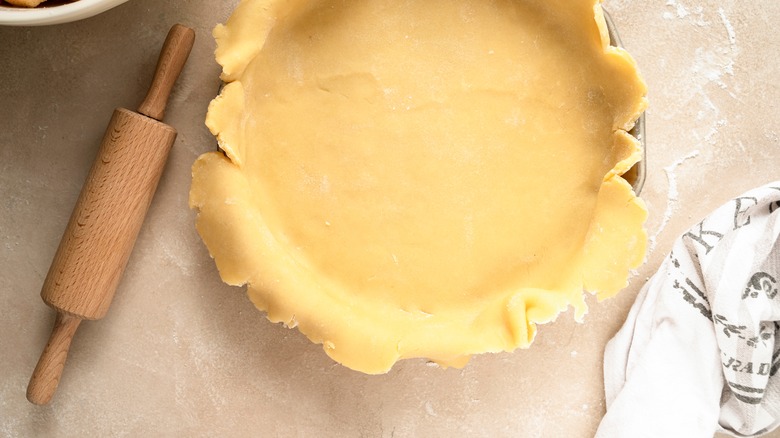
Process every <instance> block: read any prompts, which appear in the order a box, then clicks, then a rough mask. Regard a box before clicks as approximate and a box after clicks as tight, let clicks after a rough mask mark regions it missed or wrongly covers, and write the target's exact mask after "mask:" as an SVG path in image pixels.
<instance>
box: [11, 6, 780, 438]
mask: <svg viewBox="0 0 780 438" xmlns="http://www.w3.org/2000/svg"><path fill="white" fill-rule="evenodd" d="M234 4H235V2H234V1H224V2H219V1H213V0H211V1H208V0H179V1H169V2H163V1H158V0H130V1H129V2H128V3H126V4H124V5H122V6H120V7H118V8H116V9H113V10H111V11H109V12H107V13H105V14H103V15H100V16H97V17H94V18H92V19H88V20H85V21H82V22H79V23H73V24H67V25H60V26H51V27H41V28H8V27H5V28H0V59H1V60H2V61H1V62H0V77H2V78H3V80H2V81H0V126H1V127H2V129H0V307H2V309H3V312H2V317H0V333H2V335H1V336H0V351H2V352H3V353H2V359H1V360H0V375H1V376H3V378H2V379H1V380H0V436H20V437H27V436H88V435H92V436H109V435H111V436H125V435H126V436H158V435H159V436H203V435H212V436H237V435H261V436H281V435H285V436H317V437H327V436H332V437H358V436H366V437H392V436H394V437H411V436H431V437H436V436H442V437H446V436H456V435H459V436H484V437H494V436H518V437H562V436H567V437H591V436H593V434H594V432H595V429H596V427H597V425H598V422H599V419H600V418H601V416H602V415H603V413H604V410H605V405H604V395H603V387H602V377H601V372H602V366H601V360H602V354H603V349H604V345H605V344H606V342H607V341H608V339H609V338H610V337H611V336H612V335H613V334H614V333H615V331H616V330H617V329H618V328H619V327H620V325H621V324H622V322H623V320H624V318H625V315H626V313H627V311H628V308H629V307H630V306H631V304H632V302H633V300H634V297H635V296H636V294H637V292H638V291H639V289H640V288H641V287H642V285H643V284H644V283H645V281H646V279H647V278H648V277H649V276H650V275H652V273H653V272H654V271H655V270H656V269H657V268H658V265H659V263H660V260H661V259H662V258H663V257H664V255H665V254H666V253H667V252H668V251H669V249H670V247H671V243H672V241H673V239H674V238H675V237H676V236H677V235H679V234H680V233H681V232H682V231H684V230H685V229H686V228H687V227H689V226H690V225H692V224H693V223H695V222H696V221H697V220H698V218H701V217H702V216H704V215H706V214H707V213H708V212H710V211H711V210H713V209H714V208H715V207H717V206H718V205H720V204H721V203H723V202H725V201H726V200H728V199H729V198H730V197H732V196H736V195H738V194H740V193H741V192H743V191H745V190H747V189H749V188H752V187H755V186H758V185H761V184H764V183H766V182H770V181H772V180H776V179H778V178H780V176H779V174H778V163H780V141H779V140H780V139H778V129H777V126H778V125H777V104H776V102H777V101H778V100H780V89H779V88H778V85H777V72H778V71H779V68H778V67H779V66H778V62H779V61H778V58H777V51H776V48H777V47H778V44H780V27H778V26H777V22H778V21H780V3H777V2H773V1H768V0H763V1H758V2H736V1H735V0H723V1H719V0H698V1H694V0H668V1H653V2H643V1H627V0H608V1H607V2H606V7H607V8H608V9H609V11H610V12H611V13H612V15H613V17H614V19H615V22H616V24H617V27H618V29H619V31H620V34H621V36H622V39H623V42H624V44H625V45H626V46H627V48H628V49H629V50H630V51H631V53H632V54H633V55H634V57H635V58H636V59H637V62H638V64H639V66H640V69H641V71H642V72H643V74H644V76H645V78H646V80H647V82H648V85H649V89H650V96H649V98H650V102H651V108H650V110H649V112H648V118H647V124H648V128H647V135H648V153H647V156H648V179H647V184H646V186H645V189H644V191H643V193H642V197H643V198H644V199H645V200H646V202H647V204H648V207H649V209H650V218H649V220H648V222H647V228H648V233H649V235H650V236H651V242H650V251H649V253H648V258H647V262H646V263H645V264H644V265H643V266H642V267H641V268H640V269H639V270H638V272H637V273H636V275H634V276H633V278H632V279H631V283H630V285H629V287H628V288H627V289H626V290H625V291H623V292H622V293H621V294H620V295H619V296H618V297H617V298H615V299H612V300H610V301H607V302H604V303H601V304H596V303H595V300H589V304H590V305H591V311H590V313H589V315H587V317H586V320H585V324H583V325H578V324H576V323H574V322H573V321H572V318H571V316H572V314H571V312H569V313H568V314H565V315H563V316H562V317H561V318H559V320H558V322H555V323H553V324H549V325H547V326H543V327H541V329H540V333H539V335H538V337H537V340H536V343H535V344H534V346H533V347H532V348H531V349H530V350H527V351H517V352H515V353H511V354H509V353H506V354H496V355H485V356H481V357H476V358H474V359H473V360H472V361H471V363H470V364H469V365H468V366H467V367H466V368H465V369H463V370H456V369H448V370H442V369H439V368H435V367H430V366H426V364H425V362H424V361H422V360H408V361H403V362H401V363H399V364H398V365H397V366H396V367H395V368H394V369H393V370H392V371H391V372H390V373H389V374H387V375H383V376H366V375H362V374H359V373H356V372H353V371H350V370H348V369H346V368H343V367H341V366H339V365H336V364H334V363H333V362H332V361H331V360H330V359H329V358H328V357H327V356H326V355H325V354H324V353H323V352H322V350H321V348H320V347H319V346H317V345H313V344H311V343H310V342H309V341H308V340H307V339H306V338H304V337H303V336H302V335H301V334H300V333H298V332H297V331H292V330H287V329H285V328H283V327H281V326H279V325H273V324H271V323H269V322H268V321H267V320H266V319H265V318H264V317H263V316H262V315H261V314H260V313H259V312H257V311H256V310H255V309H254V307H253V306H252V305H251V304H250V302H249V300H248V299H247V298H246V297H245V295H244V293H243V291H242V290H241V289H238V288H231V287H228V286H225V285H223V284H222V282H221V281H220V279H219V277H218V275H217V272H216V269H215V267H214V264H213V262H212V260H211V259H210V258H209V255H208V253H207V252H206V249H205V247H204V246H203V244H202V243H201V241H200V239H199V237H198V235H197V234H196V232H195V230H194V226H193V223H194V214H193V213H192V212H191V211H190V210H189V209H188V207H187V196H188V190H189V184H190V166H191V165H192V163H193V161H194V160H195V158H196V157H197V156H198V155H199V154H201V153H202V152H204V151H207V150H212V149H214V147H215V142H214V140H213V138H212V137H211V135H210V134H209V132H208V130H207V129H206V127H205V126H204V124H203V120H204V117H205V113H206V107H207V105H208V102H209V101H210V99H211V98H212V97H213V96H214V95H215V93H216V92H217V87H218V86H219V82H218V80H217V76H218V72H219V69H218V66H217V65H216V63H215V62H214V61H213V57H212V51H213V50H214V43H213V40H212V38H211V36H210V30H211V28H212V27H213V26H214V25H215V24H216V23H217V22H219V21H223V20H224V19H225V18H226V17H227V16H228V14H229V12H230V11H231V9H232V7H233V6H234ZM175 22H182V23H184V24H187V25H190V26H193V27H194V28H195V29H196V31H197V32H198V36H197V39H196V45H195V48H194V51H193V55H192V57H191V58H190V61H189V63H188V65H187V67H186V69H185V71H184V73H183V76H182V78H181V79H180V81H179V83H178V85H177V87H176V89H175V91H174V96H173V98H172V100H171V103H170V106H169V111H168V115H167V119H166V121H167V122H168V123H170V124H171V125H173V126H175V127H176V128H177V129H178V131H179V137H178V139H177V141H176V144H175V146H174V149H173V152H172V154H171V157H170V161H169V163H168V166H167V168H166V171H165V174H164V175H163V178H162V181H161V182H160V186H159V189H158V192H157V195H156V198H155V201H154V203H153V205H152V207H151V210H150V212H149V215H148V217H147V220H146V223H145V225H144V227H143V229H142V231H141V234H140V237H139V239H138V242H137V245H136V248H135V251H134V253H133V256H132V258H131V260H130V263H129V265H128V268H127V271H126V273H125V276H124V279H123V282H122V284H121V286H120V288H119V290H118V292H117V295H116V298H115V300H114V303H113V305H112V308H111V311H110V312H109V314H108V316H107V317H106V318H105V319H103V320H101V321H98V322H87V323H84V324H82V326H81V328H80V330H79V333H78V334H77V336H76V338H75V340H74V342H73V346H72V349H71V355H70V357H69V359H68V364H67V367H66V369H65V373H64V377H63V380H62V383H61V385H60V388H59V391H58V393H57V395H56V397H55V400H54V401H53V403H52V404H51V405H49V406H46V407H36V406H33V405H31V404H29V403H28V402H27V401H26V400H25V397H24V393H25V388H26V385H27V381H28V379H29V376H30V373H31V372H32V369H33V368H34V366H35V363H36V361H37V359H38V355H39V354H40V352H41V349H42V348H43V345H44V344H45V341H46V339H47V338H48V335H49V331H50V330H51V326H52V323H53V320H54V312H53V311H52V310H51V309H49V308H47V307H46V306H45V305H44V304H43V303H42V301H41V300H40V297H39V292H40V287H41V285H42V283H43V279H44V277H45V275H46V271H47V270H48V267H49V264H50V263H51V259H52V257H53V255H54V251H55V250H56V247H57V244H58V242H59V239H60V236H61V234H62V231H63V230H64V228H65V225H66V223H67V220H68V217H69V215H70V211H71V208H72V207H73V204H74V202H75V200H76V197H77V196H78V193H79V190H80V187H81V184H82V182H83V181H84V178H85V176H86V173H87V171H88V169H89V166H90V163H91V161H92V159H93V158H94V155H95V151H96V148H97V145H98V144H99V141H100V139H101V137H102V135H103V131H104V129H105V127H106V124H107V123H108V120H109V117H110V115H111V111H112V110H113V108H114V107H115V106H125V107H129V108H134V107H135V106H137V105H138V103H139V102H140V100H141V99H142V97H143V95H144V93H145V89H146V87H147V85H148V83H149V81H150V79H151V75H152V71H153V68H154V65H155V62H156V58H157V52H158V50H159V47H160V44H161V42H162V40H163V38H164V36H165V33H166V32H167V30H168V28H169V27H170V25H171V24H173V23H175ZM773 436H775V437H780V434H774V435H773Z"/></svg>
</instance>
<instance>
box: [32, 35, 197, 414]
mask: <svg viewBox="0 0 780 438" xmlns="http://www.w3.org/2000/svg"><path fill="white" fill-rule="evenodd" d="M194 41H195V32H194V31H193V30H192V29H190V28H187V27H184V26H182V25H178V24H177V25H175V26H173V28H171V31H170V32H169V33H168V37H167V38H166V40H165V44H164V45H163V48H162V53H160V59H159V60H158V62H157V70H156V71H155V74H154V80H153V82H152V86H151V87H150V89H149V92H148V94H147V95H146V98H145V99H144V101H143V103H141V106H140V107H139V108H138V113H136V112H133V111H129V110H126V109H124V108H118V109H117V110H116V111H114V115H113V117H112V118H111V122H110V123H109V125H108V129H107V130H106V134H105V137H103V143H102V144H101V145H100V149H99V150H98V154H97V157H96V158H95V162H94V163H93V164H92V169H91V170H90V172H89V176H87V180H86V182H85V183H84V186H83V187H82V189H81V195H80V196H79V199H78V201H77V202H76V206H75V207H74V209H73V213H72V214H71V217H70V222H69V223H68V227H67V229H66V230H65V234H64V235H63V236H62V240H61V241H60V246H59V248H58V249H57V253H56V255H55V256H54V261H53V262H52V264H51V267H50V268H49V273H48V275H47V276H46V281H45V282H44V284H43V289H42V290H41V297H42V298H43V301H44V302H45V303H46V304H48V305H49V306H51V307H53V308H54V309H55V310H57V319H56V321H55V323H54V329H53V330H52V333H51V338H50V339H49V343H48V344H47V345H46V348H45V349H44V350H43V353H42V354H41V358H40V359H39V360H38V365H37V366H36V367H35V371H33V375H32V378H31V379H30V384H29V385H28V387H27V399H28V400H29V401H30V402H32V403H35V404H39V405H41V404H46V403H48V402H49V401H50V400H51V398H52V396H53V395H54V392H55V391H56V390H57V385H58V384H59V381H60V376H61V375H62V370H63V367H64V366H65V359H66V358H67V356H68V349H69V348H70V341H71V339H72V338H73V335H74V333H75V332H76V329H77V328H78V326H79V324H80V323H81V321H82V320H84V319H91V320H94V319H100V318H102V317H104V316H105V315H106V312H107V311H108V307H109V305H110V304H111V300H112V298H113V297H114V292H115V291H116V288H117V285H118V284H119V280H120V278H121V276H122V272H123V271H124V269H125V265H126V264H127V260H128V259H129V258H130V253H131V252H132V250H133V245H134V243H135V240H136V237H137V236H138V231H139V230H140V229H141V224H142V223H143V220H144V217H145V216H146V212H147V210H148V209H149V204H150V203H151V202H152V197H153V196H154V192H155V190H156V189H157V183H158V182H159V180H160V175H161V174H162V171H163V167H164V166H165V162H166V160H167V159H168V152H169V151H170V150H171V146H173V142H174V140H176V130H175V129H173V128H172V127H170V126H168V125H166V124H164V123H162V122H160V120H162V118H163V114H164V113H165V106H166V104H167V102H168V96H169V95H170V93H171V89H172V88H173V85H174V83H175V82H176V79H177V78H178V76H179V74H180V73H181V70H182V68H184V64H185V62H187V58H188V57H189V54H190V50H191V49H192V44H193V42H194Z"/></svg>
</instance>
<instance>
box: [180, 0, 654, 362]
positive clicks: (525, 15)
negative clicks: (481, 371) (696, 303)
mask: <svg viewBox="0 0 780 438" xmlns="http://www.w3.org/2000/svg"><path fill="white" fill-rule="evenodd" d="M214 35H215V37H216V39H217V44H218V48H217V51H216V58H217V61H218V62H219V63H220V64H221V65H222V68H223V73H222V79H223V80H224V81H225V82H226V85H225V87H224V88H223V89H222V91H221V93H220V95H219V96H218V97H217V98H216V99H214V101H213V102H212V103H211V105H210V107H209V112H208V116H207V121H206V123H207V125H208V127H209V128H210V129H211V131H212V132H213V133H214V134H215V135H216V137H217V139H218V142H219V146H220V148H221V150H222V152H223V153H220V152H212V153H207V154H204V155H203V156H201V157H200V158H199V159H198V160H197V162H196V163H195V165H194V166H193V183H192V189H191V193H190V204H191V206H192V207H193V208H194V209H196V210H197V211H198V219H197V228H198V231H199V233H200V235H201V237H202V238H203V240H204V242H205V243H206V245H207V247H208V249H209V251H210V253H211V254H212V256H213V257H214V259H215V261H216V264H217V267H218V269H219V272H220V275H221V276H222V279H223V280H224V281H225V282H226V283H228V284H231V285H237V286H239V285H247V287H248V293H249V297H250V298H251V300H252V302H253V303H254V304H255V305H256V306H257V307H258V309H260V310H263V311H265V312H267V315H268V318H269V319H270V320H271V321H274V322H283V323H285V324H286V325H288V326H290V327H294V326H297V327H298V328H299V329H300V331H301V332H302V333H304V334H305V335H306V336H308V337H309V339H311V340H312V341H313V342H316V343H320V344H322V345H323V347H324V349H325V352H326V353H327V354H328V355H329V356H331V357H332V358H333V359H335V360H336V361H338V362H339V363H342V364H343V365H345V366H347V367H350V368H352V369H355V370H359V371H362V372H366V373H382V372H385V371H387V370H389V369H390V368H391V367H392V365H393V364H394V363H395V362H396V361H397V360H399V359H403V358H411V357H424V358H429V359H430V360H433V361H436V362H437V363H440V364H442V365H445V366H462V365H463V364H465V362H466V361H467V360H468V358H469V356H471V355H473V354H478V353H485V352H499V351H511V350H514V349H516V348H518V347H520V348H525V347H528V346H529V345H530V344H531V342H532V341H533V338H534V335H535V333H536V327H537V324H541V323H546V322H549V321H552V320H554V319H555V318H556V316H557V315H558V314H559V313H560V312H562V311H564V310H566V309H567V308H568V307H569V306H572V307H573V308H574V309H575V317H576V318H577V319H578V320H579V319H581V318H582V316H583V315H584V314H585V312H586V306H585V301H584V297H583V293H584V292H590V293H594V294H597V295H598V297H599V298H606V297H609V296H612V295H614V294H615V293H617V292H618V291H619V290H620V289H622V288H623V287H625V286H626V284H627V278H628V274H629V271H630V269H632V268H635V267H637V266H638V265H639V264H640V263H641V262H642V261H643V259H644V254H645V246H646V240H647V239H646V233H645V231H644V229H643V224H644V221H645V218H646V209H645V206H644V204H643V203H642V201H641V200H640V199H639V198H637V197H636V195H635V193H634V192H633V191H632V188H631V186H630V185H629V184H628V183H627V182H626V181H625V180H624V179H623V178H622V177H621V175H622V174H623V173H625V172H626V171H627V170H628V169H629V168H631V166H633V165H634V164H635V163H636V162H637V161H638V160H639V159H640V157H641V149H640V145H639V143H638V141H637V140H636V139H635V138H634V137H632V136H631V135H629V134H628V133H627V131H629V130H630V129H631V128H632V127H633V126H634V124H635V122H636V120H637V118H638V117H639V115H640V114H641V113H642V112H643V111H644V109H645V107H646V99H645V95H646V86H645V84H644V82H643V81H642V79H641V78H640V76H639V74H638V73H637V69H636V65H635V63H634V61H633V60H632V58H631V57H630V56H629V55H628V54H627V53H626V52H625V51H624V50H623V49H620V48H616V47H612V46H610V44H609V35H608V32H607V28H606V25H605V21H604V16H603V12H602V10H601V6H600V2H598V1H596V0H406V1H399V0H243V1H242V2H241V3H240V4H239V5H238V7H237V9H236V10H235V12H234V13H233V15H232V16H231V17H230V19H229V20H228V22H227V23H226V24H225V25H220V26H218V27H217V28H216V29H215V31H214Z"/></svg>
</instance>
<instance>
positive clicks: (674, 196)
mask: <svg viewBox="0 0 780 438" xmlns="http://www.w3.org/2000/svg"><path fill="white" fill-rule="evenodd" d="M699 154H700V152H699V150H698V149H695V150H693V151H691V152H690V153H689V154H688V155H686V156H684V157H682V158H680V159H678V160H677V161H675V162H673V163H672V164H670V165H668V166H666V167H664V172H665V173H666V180H667V181H668V182H669V194H668V195H667V201H666V211H664V218H663V220H662V221H661V225H659V226H658V230H657V231H656V232H655V234H654V235H653V237H651V238H650V239H648V240H649V252H652V251H653V250H654V249H655V246H656V244H657V239H658V236H659V235H660V234H661V233H662V232H663V230H664V228H666V225H667V224H668V223H669V220H671V218H672V215H673V214H674V213H675V212H676V211H677V202H678V201H679V198H680V192H679V190H678V188H677V175H676V174H675V171H676V170H677V167H679V166H680V165H681V164H683V163H684V162H686V161H688V160H691V159H694V158H696V157H698V156H699Z"/></svg>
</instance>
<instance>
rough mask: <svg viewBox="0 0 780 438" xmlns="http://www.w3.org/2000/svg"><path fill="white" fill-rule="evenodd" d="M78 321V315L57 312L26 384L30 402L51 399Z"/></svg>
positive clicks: (42, 403)
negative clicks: (50, 330)
mask: <svg viewBox="0 0 780 438" xmlns="http://www.w3.org/2000/svg"><path fill="white" fill-rule="evenodd" d="M80 323H81V319H80V318H78V317H75V316H71V315H68V314H67V313H62V312H57V319H56V321H55V322H54V329H53V330H52V332H51V337H49V343H48V344H46V348H44V350H43V353H41V358H40V359H38V365H36V367H35V371H33V375H32V377H31V378H30V384H29V385H27V400H29V401H30V402H31V403H34V404H36V405H45V404H47V403H49V402H50V401H51V399H52V397H53V396H54V392H55V391H57V385H59V383H60V376H62V370H63V368H64V367H65V360H66V359H67V358H68V350H69V349H70V341H71V340H72V339H73V335H74V334H75V333H76V329H77V328H78V327H79V324H80Z"/></svg>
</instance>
